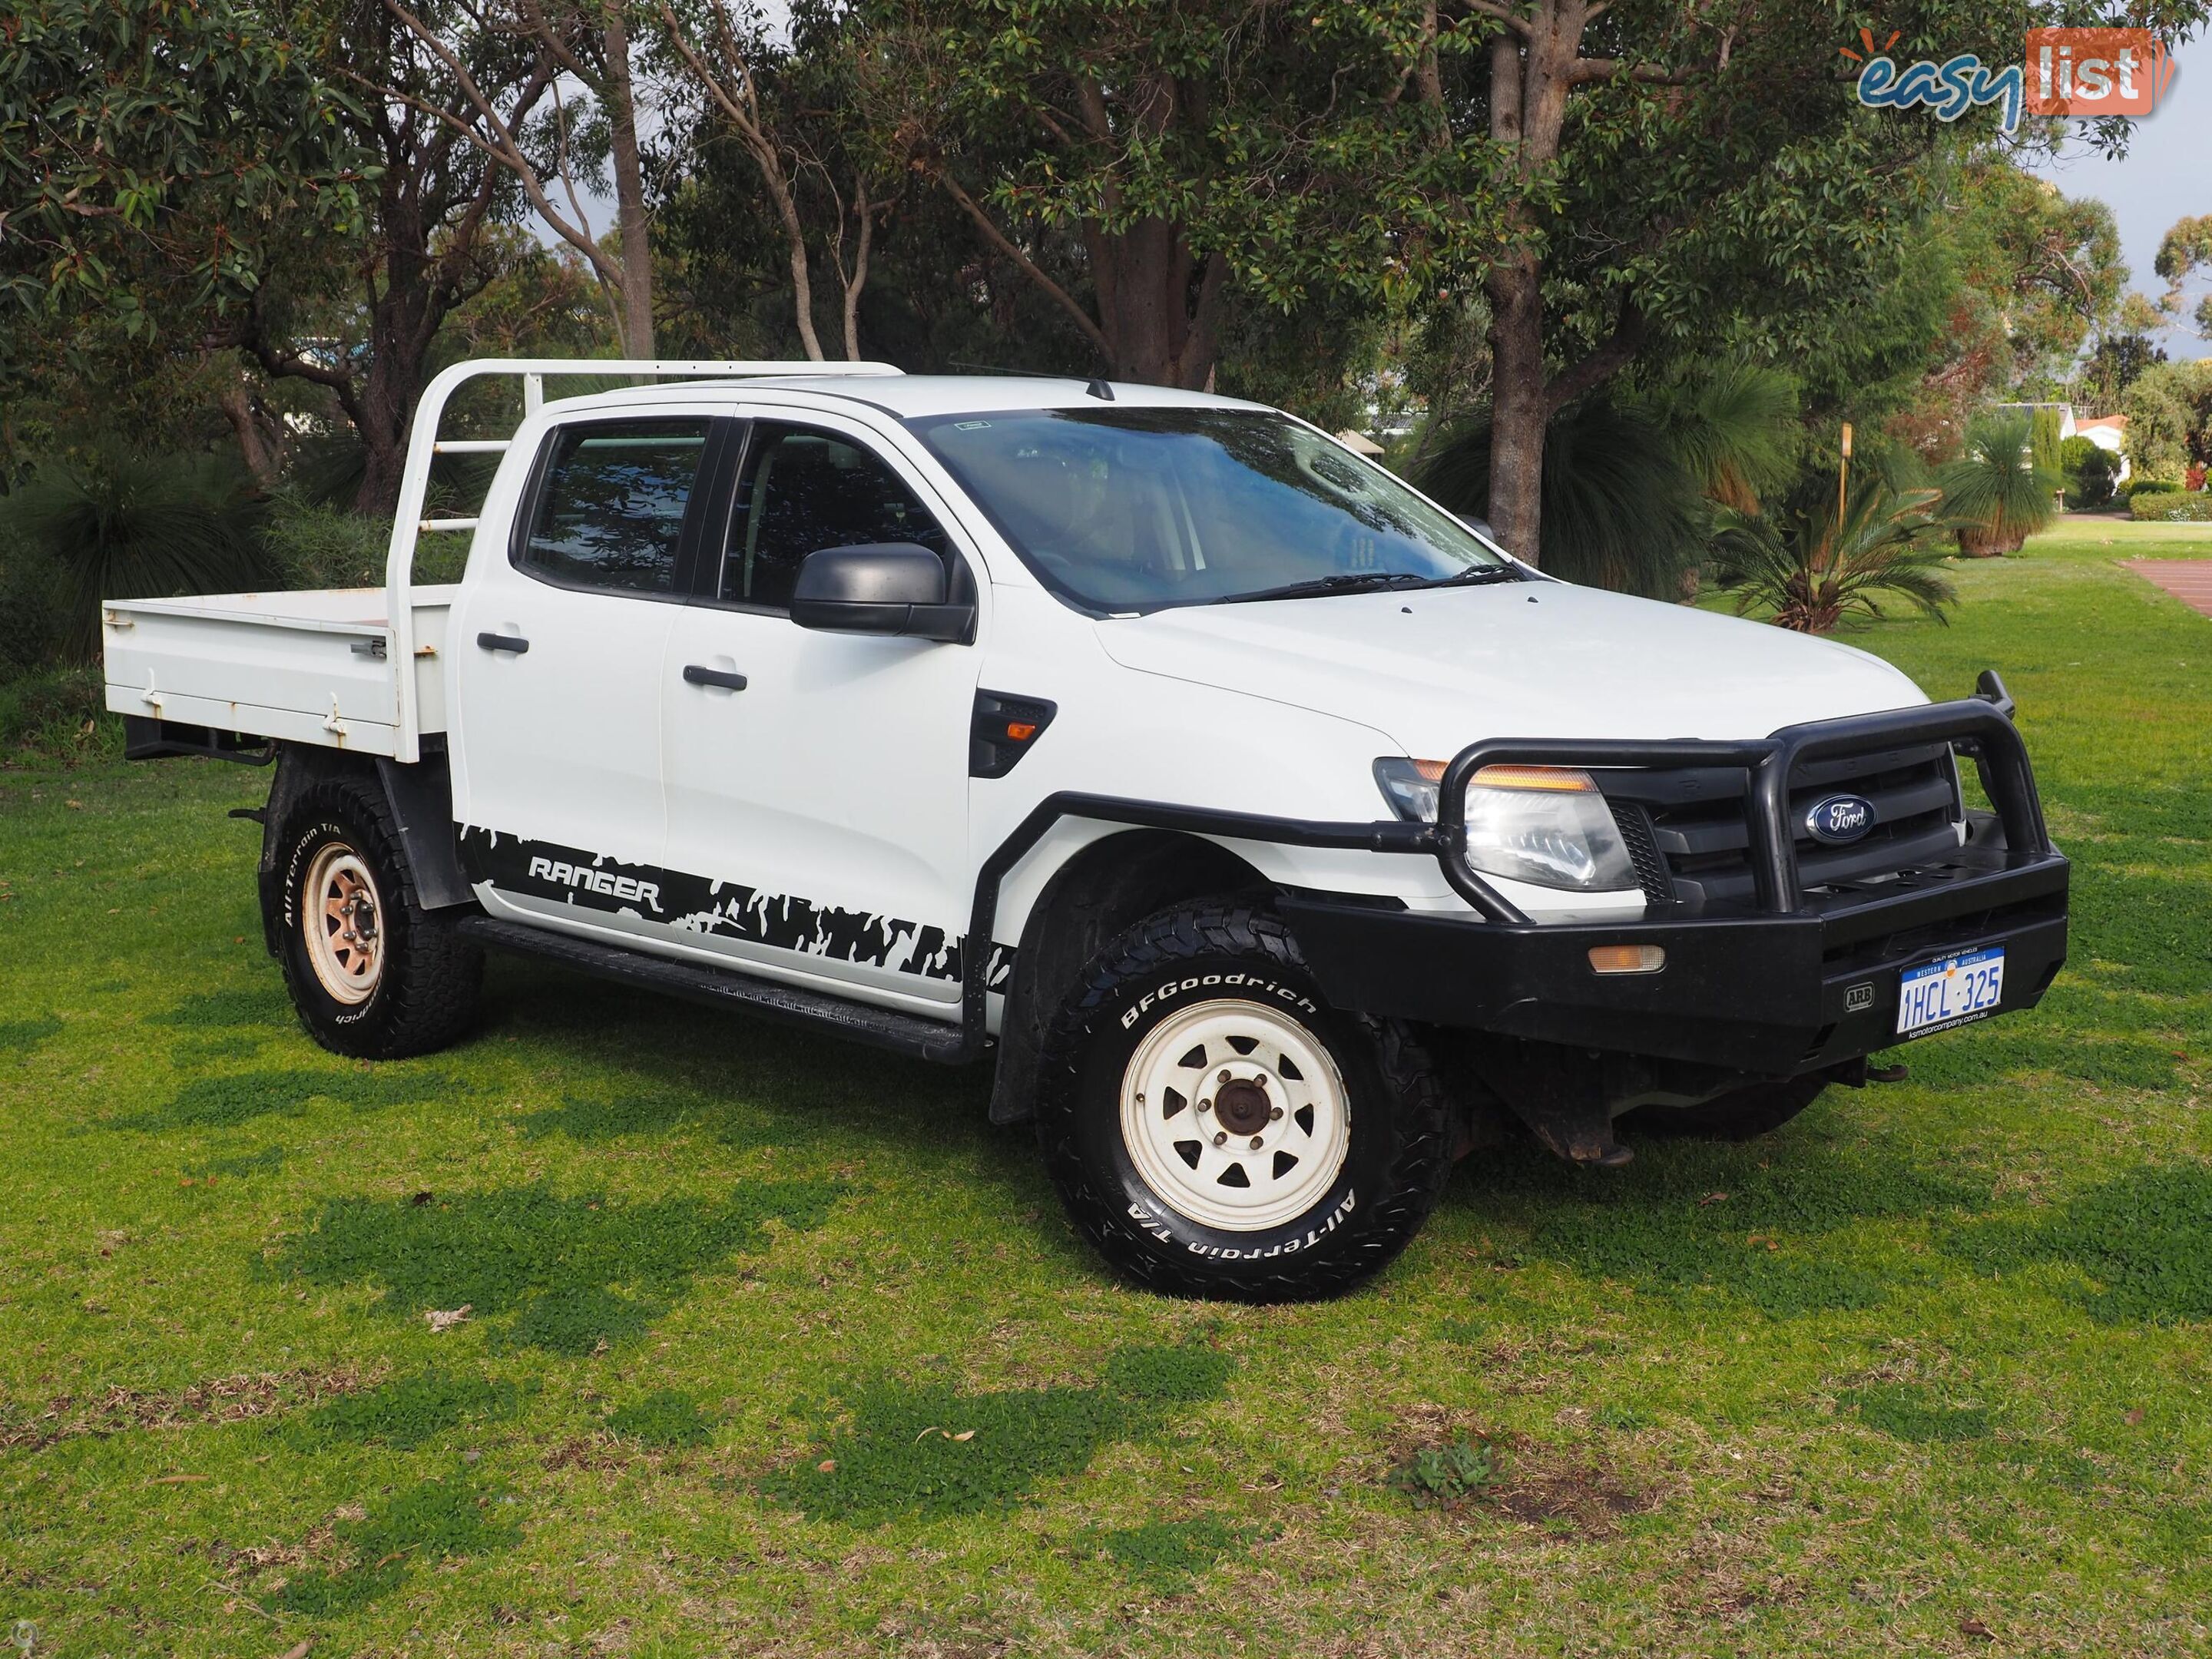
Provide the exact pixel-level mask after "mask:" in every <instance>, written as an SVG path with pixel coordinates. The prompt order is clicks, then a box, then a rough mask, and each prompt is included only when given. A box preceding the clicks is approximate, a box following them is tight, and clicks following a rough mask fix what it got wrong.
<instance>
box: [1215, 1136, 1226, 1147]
mask: <svg viewBox="0 0 2212 1659" xmlns="http://www.w3.org/2000/svg"><path fill="white" fill-rule="evenodd" d="M1228 1139H1229V1137H1228V1136H1227V1135H1225V1134H1218V1133H1217V1134H1216V1135H1215V1136H1214V1137H1213V1144H1214V1145H1215V1146H1222V1145H1223V1144H1225V1142H1226V1141H1227V1140H1228Z"/></svg>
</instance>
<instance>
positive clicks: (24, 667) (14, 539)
mask: <svg viewBox="0 0 2212 1659" xmlns="http://www.w3.org/2000/svg"><path fill="white" fill-rule="evenodd" d="M59 587H60V572H58V570H56V569H55V568H54V562H53V561H52V559H50V558H48V557H47V556H46V552H45V550H43V549H41V548H39V547H37V546H34V545H33V544H31V543H29V542H27V541H26V540H24V539H23V538H21V537H20V536H11V537H6V538H0V684H5V683H7V682H8V681H9V680H12V679H15V678H17V677H18V676H20V675H23V674H27V673H30V672H32V671H33V670H35V669H40V668H43V667H45V666H46V665H48V664H50V663H52V661H53V659H54V654H55V653H56V652H57V651H58V650H59V649H60V648H61V637H62V615H61V597H60V593H59V591H58V590H59Z"/></svg>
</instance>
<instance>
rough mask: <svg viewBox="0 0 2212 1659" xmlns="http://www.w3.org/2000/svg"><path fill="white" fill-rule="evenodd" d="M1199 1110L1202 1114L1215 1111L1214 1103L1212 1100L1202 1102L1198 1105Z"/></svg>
mask: <svg viewBox="0 0 2212 1659" xmlns="http://www.w3.org/2000/svg"><path fill="white" fill-rule="evenodd" d="M1198 1109H1199V1110H1200V1111H1201V1112H1210V1111H1212V1109H1213V1103H1212V1101H1210V1100H1201V1101H1200V1102H1199V1103H1198Z"/></svg>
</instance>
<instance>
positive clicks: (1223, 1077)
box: [1221, 1068, 1229, 1083]
mask: <svg viewBox="0 0 2212 1659" xmlns="http://www.w3.org/2000/svg"><path fill="white" fill-rule="evenodd" d="M1221 1080H1222V1081H1223V1082H1224V1083H1226V1082H1228V1081H1229V1073H1228V1070H1227V1068H1224V1069H1223V1071H1222V1073H1221Z"/></svg>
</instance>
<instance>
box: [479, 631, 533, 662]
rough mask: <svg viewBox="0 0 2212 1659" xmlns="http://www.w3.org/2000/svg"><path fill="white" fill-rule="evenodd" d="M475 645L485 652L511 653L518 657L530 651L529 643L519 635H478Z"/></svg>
mask: <svg viewBox="0 0 2212 1659" xmlns="http://www.w3.org/2000/svg"><path fill="white" fill-rule="evenodd" d="M477 644H478V645H480V646H482V647H483V648H484V649H485V650H487V651H512V652H513V653H514V654H515V655H516V656H518V657H519V656H520V655H521V654H522V653H524V652H526V651H527V650H529V649H530V641H528V640H526V639H524V638H523V637H522V635H520V634H479V635H477Z"/></svg>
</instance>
